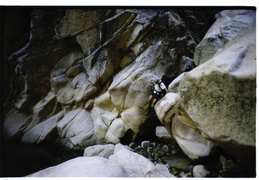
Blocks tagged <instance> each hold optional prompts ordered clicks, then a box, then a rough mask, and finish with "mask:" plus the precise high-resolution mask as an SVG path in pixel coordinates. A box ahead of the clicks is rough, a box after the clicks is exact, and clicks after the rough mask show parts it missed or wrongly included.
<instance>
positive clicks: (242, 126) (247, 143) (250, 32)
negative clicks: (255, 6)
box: [155, 11, 256, 168]
mask: <svg viewBox="0 0 259 180" xmlns="http://www.w3.org/2000/svg"><path fill="white" fill-rule="evenodd" d="M222 13H227V16H231V17H232V19H230V20H229V21H228V25H229V27H232V26H231V22H232V21H233V24H234V25H233V28H232V29H231V28H229V29H228V31H229V34H231V30H232V31H234V32H236V29H237V26H238V25H237V23H236V20H242V21H244V23H245V22H247V23H245V24H249V25H251V26H253V25H254V24H255V22H254V13H255V12H253V11H230V12H229V11H226V12H222ZM244 16H245V17H244ZM221 18H223V20H224V18H226V17H225V16H224V17H221ZM219 22H221V21H220V19H218V21H216V22H215V24H214V25H213V26H212V28H211V29H210V30H209V32H210V33H212V34H213V33H214V32H215V31H217V29H214V26H216V25H219ZM240 26H242V27H243V24H240ZM242 27H241V29H242ZM245 27H247V26H245ZM234 32H233V34H234ZM255 34H256V33H255V27H251V28H244V29H243V31H242V32H240V31H239V34H238V35H236V36H235V37H233V38H230V39H229V41H228V42H227V43H226V44H225V45H224V46H222V48H221V49H219V50H217V51H216V53H214V55H213V56H212V57H211V58H210V59H209V60H208V61H206V62H204V63H203V64H201V65H199V66H198V67H196V68H194V69H193V70H191V71H190V72H188V73H185V74H182V75H181V76H179V78H176V79H175V82H172V84H171V85H170V86H169V87H171V89H174V90H175V92H176V93H175V94H174V98H170V99H169V100H168V99H167V98H166V97H164V98H163V99H161V100H160V101H161V102H158V104H157V105H156V107H155V108H156V113H157V114H158V117H159V119H160V121H161V122H162V123H163V124H164V125H165V127H166V128H167V130H168V131H169V132H171V134H172V135H174V137H175V138H176V140H177V139H179V133H177V132H183V131H184V130H182V131H181V130H179V128H180V127H183V126H186V128H187V127H188V128H191V129H192V130H191V131H193V133H194V134H196V135H198V136H200V138H203V139H204V141H205V140H206V141H205V142H207V143H205V144H211V145H212V144H213V143H215V144H217V145H219V146H220V147H221V148H223V149H224V150H225V151H227V152H228V153H229V154H231V155H232V156H234V157H236V158H237V159H239V160H241V161H245V162H246V163H247V164H250V165H251V166H252V167H253V168H254V162H255V107H256V55H255V54H256V53H255V52H256V41H255V40H256V38H255ZM231 37H232V36H231ZM204 41H207V39H206V37H205V39H204V40H203V41H202V42H201V43H200V44H203V43H204ZM200 48H201V47H200ZM210 48H211V47H210V46H203V49H202V51H203V52H206V51H207V49H210ZM198 51H199V50H198ZM208 52H209V50H208ZM202 58H203V57H200V59H202ZM177 85H178V86H177ZM169 89H170V88H169ZM166 96H169V94H168V95H166ZM163 101H164V102H163ZM163 104H164V105H163ZM166 104H168V105H166ZM169 104H171V106H170V105H169ZM161 112H167V113H161ZM162 114H163V116H159V115H162ZM176 122H179V123H176ZM177 124H178V125H177ZM179 125H180V126H179ZM188 128H187V129H188ZM188 132H190V131H188ZM194 134H193V135H190V134H189V133H183V134H182V136H183V137H182V138H185V139H190V140H192V142H194V141H195V140H197V138H196V136H194ZM210 141H212V142H213V143H212V142H210ZM198 142H199V141H198ZM198 142H197V144H199V143H198ZM209 142H210V143H209ZM178 143H179V145H180V146H181V144H182V147H183V145H184V143H181V142H180V141H179V140H178ZM211 145H209V146H208V147H211V148H212V147H213V146H211ZM184 149H187V150H191V148H184ZM185 152H186V154H187V155H188V153H189V151H186V150H185ZM200 152H202V151H197V155H198V154H199V153H200ZM208 152H209V151H208ZM209 154H210V153H208V155H209ZM190 157H191V156H190ZM249 162H250V163H249Z"/></svg>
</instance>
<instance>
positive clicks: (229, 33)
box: [194, 10, 256, 65]
mask: <svg viewBox="0 0 259 180" xmlns="http://www.w3.org/2000/svg"><path fill="white" fill-rule="evenodd" d="M255 16H256V15H255V11H253V10H224V11H222V12H220V13H218V14H217V15H216V17H217V21H216V22H215V23H214V24H213V25H212V26H211V27H210V29H209V30H208V32H207V33H206V35H205V37H204V38H203V40H202V41H201V42H200V43H199V45H198V46H197V48H196V49H195V53H194V61H195V64H196V65H200V64H202V63H204V62H206V61H208V60H210V59H211V58H212V57H213V56H214V54H215V53H216V52H217V51H218V50H220V49H221V48H223V47H224V46H225V44H226V43H227V42H229V41H231V40H232V39H234V38H235V37H237V36H239V35H241V34H243V33H244V32H245V31H247V30H248V29H250V28H252V27H254V26H255V22H256V20H255Z"/></svg>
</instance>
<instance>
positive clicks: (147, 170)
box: [109, 144, 175, 177]
mask: <svg viewBox="0 0 259 180" xmlns="http://www.w3.org/2000/svg"><path fill="white" fill-rule="evenodd" d="M117 146H118V147H117ZM109 159H110V160H112V161H115V162H117V163H118V164H120V165H121V166H122V167H123V169H124V170H125V174H126V176H127V177H175V176H174V175H172V174H170V173H169V171H168V168H167V167H166V166H165V165H160V164H157V165H155V164H154V163H152V162H151V161H150V160H149V159H147V158H145V157H144V156H142V155H139V154H137V153H134V152H132V151H130V150H129V149H127V148H125V147H124V146H122V145H121V144H117V145H116V146H115V151H114V154H113V155H112V156H110V158H109Z"/></svg>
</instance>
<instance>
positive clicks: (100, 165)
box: [27, 157, 125, 177]
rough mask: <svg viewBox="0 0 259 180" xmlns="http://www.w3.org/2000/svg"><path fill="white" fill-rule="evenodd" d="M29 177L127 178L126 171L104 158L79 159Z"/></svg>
mask: <svg viewBox="0 0 259 180" xmlns="http://www.w3.org/2000/svg"><path fill="white" fill-rule="evenodd" d="M27 177H125V173H124V169H123V168H122V167H121V166H120V165H119V164H118V163H116V162H114V161H109V160H108V159H106V158H103V157H77V158H74V159H71V160H68V161H66V162H64V163H62V164H59V165H57V166H53V167H49V168H46V169H43V170H41V171H38V172H36V173H33V174H30V175H28V176H27Z"/></svg>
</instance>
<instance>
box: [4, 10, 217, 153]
mask: <svg viewBox="0 0 259 180" xmlns="http://www.w3.org/2000/svg"><path fill="white" fill-rule="evenodd" d="M216 11H217V10H215V11H214V12H212V11H207V10H205V11H204V10H201V9H197V10H195V9H194V10H190V11H185V10H181V9H175V10H174V9H168V10H166V9H87V8H86V9H83V8H80V9H47V8H46V9H45V8H42V9H37V10H33V11H32V14H31V27H30V31H31V32H30V39H29V42H28V43H27V44H26V45H25V46H24V47H23V48H22V49H20V50H18V51H17V52H15V53H13V54H12V55H11V56H10V57H9V62H11V63H12V65H13V66H12V67H13V69H12V72H11V73H10V74H11V76H13V77H15V78H13V81H12V82H11V84H12V86H10V87H11V88H12V90H11V91H10V93H9V95H8V96H7V97H6V98H5V101H6V102H5V107H4V108H5V112H6V113H5V120H4V133H5V137H6V139H15V138H17V139H19V138H20V139H21V141H22V142H24V143H42V142H52V141H57V142H60V143H61V144H63V145H65V146H67V147H69V148H75V149H76V148H83V147H87V146H89V145H94V144H98V143H100V142H107V143H115V144H116V143H119V142H121V140H122V139H127V140H128V141H133V140H135V139H137V138H141V137H140V136H141V134H146V135H149V133H150V132H153V131H150V130H149V128H145V127H147V126H146V125H147V124H151V125H149V126H148V127H151V128H153V129H155V126H153V125H152V124H154V122H153V120H152V118H150V117H149V115H148V113H147V110H148V104H147V99H148V96H149V94H150V90H151V84H150V83H149V81H150V80H151V79H152V78H155V77H156V78H161V77H162V75H163V74H167V75H168V76H169V77H170V78H171V79H173V78H174V77H176V76H177V75H178V74H180V73H182V72H184V71H188V70H190V69H191V68H193V65H194V62H193V60H192V59H191V58H192V56H193V53H194V50H195V47H196V46H197V44H198V43H199V42H200V40H201V38H202V36H203V35H204V34H205V32H206V31H207V29H208V28H209V26H210V24H212V22H213V21H214V14H215V12H216ZM196 16H197V17H196ZM189 22H192V24H195V26H192V24H190V23H189ZM202 24H203V25H202ZM204 24H205V25H204ZM198 29H199V31H197V30H198ZM148 121H150V123H149V122H148ZM144 126H145V127H144Z"/></svg>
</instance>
